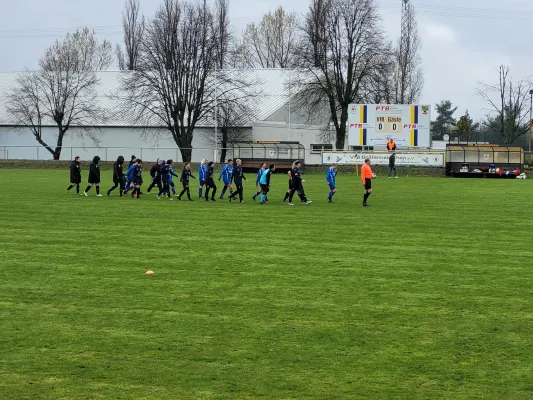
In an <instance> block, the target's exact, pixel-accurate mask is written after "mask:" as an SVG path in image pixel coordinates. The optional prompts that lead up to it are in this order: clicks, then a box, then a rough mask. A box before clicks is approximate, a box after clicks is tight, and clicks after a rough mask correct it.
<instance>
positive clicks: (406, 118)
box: [348, 104, 431, 147]
mask: <svg viewBox="0 0 533 400" xmlns="http://www.w3.org/2000/svg"><path fill="white" fill-rule="evenodd" d="M348 114H349V116H348V145H350V146H385V145H386V144H387V141H388V140H389V139H390V138H392V139H394V141H395V142H396V146H398V147H430V146H431V135H430V130H429V128H430V121H431V116H430V114H431V108H430V106H429V105H412V104H351V105H350V106H349V107H348Z"/></svg>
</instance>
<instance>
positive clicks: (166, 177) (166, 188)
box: [157, 160, 174, 200]
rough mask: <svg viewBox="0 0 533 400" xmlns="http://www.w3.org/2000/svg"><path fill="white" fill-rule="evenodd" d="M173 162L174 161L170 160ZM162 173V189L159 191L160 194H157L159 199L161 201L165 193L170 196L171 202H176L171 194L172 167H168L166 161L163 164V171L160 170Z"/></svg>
mask: <svg viewBox="0 0 533 400" xmlns="http://www.w3.org/2000/svg"><path fill="white" fill-rule="evenodd" d="M169 161H172V160H169ZM159 171H160V173H161V185H162V187H161V189H159V193H158V194H157V199H158V200H159V199H161V195H162V194H163V193H165V194H167V195H168V199H169V200H174V199H173V198H172V196H171V194H170V184H169V182H170V177H171V176H172V175H171V174H170V173H171V167H170V165H168V164H167V163H166V162H165V161H164V160H163V161H162V162H161V169H160V170H159Z"/></svg>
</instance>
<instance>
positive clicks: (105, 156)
mask: <svg viewBox="0 0 533 400" xmlns="http://www.w3.org/2000/svg"><path fill="white" fill-rule="evenodd" d="M105 160H106V161H109V160H108V159H107V147H106V148H105Z"/></svg>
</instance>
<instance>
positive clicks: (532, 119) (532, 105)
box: [527, 89, 533, 165]
mask: <svg viewBox="0 0 533 400" xmlns="http://www.w3.org/2000/svg"><path fill="white" fill-rule="evenodd" d="M529 96H530V97H529V135H528V140H527V142H528V155H529V162H528V164H530V165H531V134H532V131H533V127H532V125H533V89H531V90H530V91H529Z"/></svg>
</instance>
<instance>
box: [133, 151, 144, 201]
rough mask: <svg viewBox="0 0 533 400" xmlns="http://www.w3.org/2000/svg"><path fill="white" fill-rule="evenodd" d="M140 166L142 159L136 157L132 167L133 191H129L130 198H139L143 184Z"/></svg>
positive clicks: (141, 165)
mask: <svg viewBox="0 0 533 400" xmlns="http://www.w3.org/2000/svg"><path fill="white" fill-rule="evenodd" d="M142 167H143V160H141V159H140V158H138V159H137V162H136V163H135V167H134V168H133V187H134V188H133V192H132V193H131V198H135V196H137V198H138V199H140V198H141V186H142V184H143V176H142Z"/></svg>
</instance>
